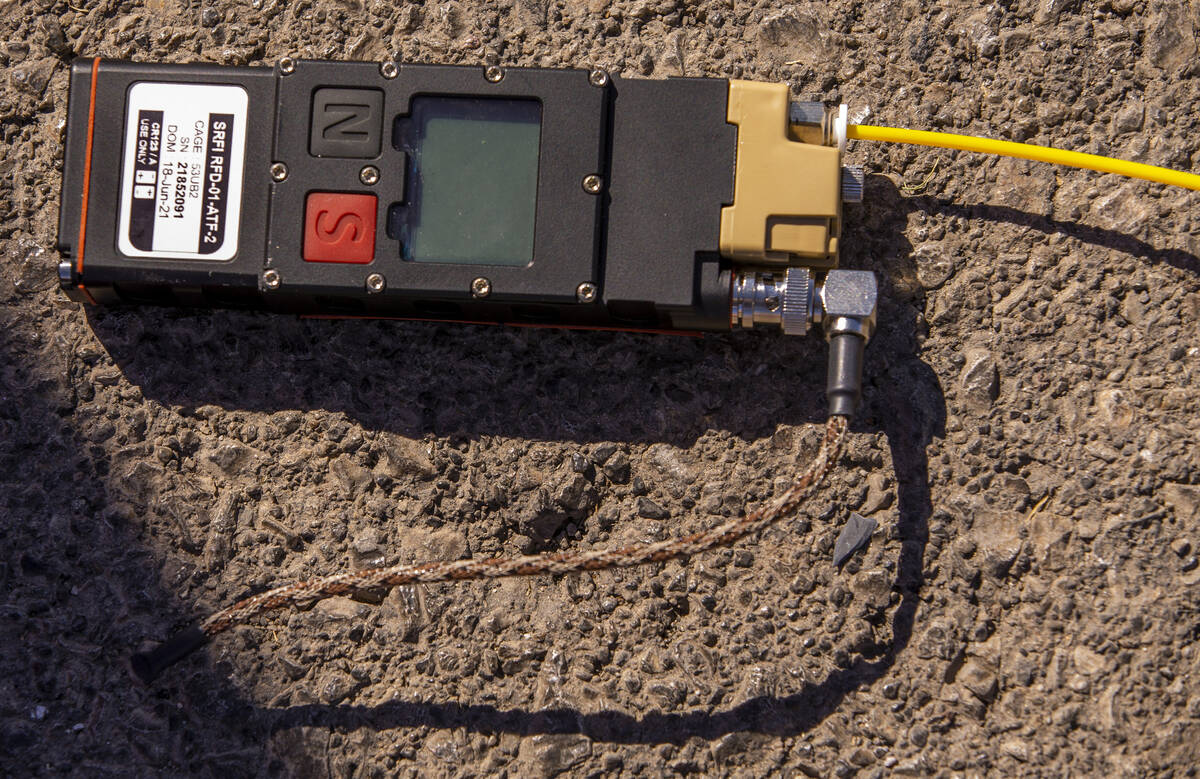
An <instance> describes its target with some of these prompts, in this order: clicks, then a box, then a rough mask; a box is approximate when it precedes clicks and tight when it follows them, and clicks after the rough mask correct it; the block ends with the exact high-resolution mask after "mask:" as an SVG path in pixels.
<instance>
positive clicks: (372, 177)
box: [358, 165, 379, 187]
mask: <svg viewBox="0 0 1200 779" xmlns="http://www.w3.org/2000/svg"><path fill="white" fill-rule="evenodd" d="M358 180H359V181H361V182H362V183H364V184H366V185H367V186H368V187H369V186H371V185H372V184H375V183H378V181H379V168H377V167H375V166H374V165H364V166H363V169H362V170H360V171H359V172H358Z"/></svg>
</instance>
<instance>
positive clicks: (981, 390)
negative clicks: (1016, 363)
mask: <svg viewBox="0 0 1200 779" xmlns="http://www.w3.org/2000/svg"><path fill="white" fill-rule="evenodd" d="M966 358H967V359H966V363H965V364H964V365H963V369H962V373H961V375H960V377H959V382H960V383H961V385H962V388H963V391H964V392H965V393H966V396H967V399H968V401H969V403H970V404H971V405H973V406H975V407H976V408H988V407H990V406H991V405H992V403H994V402H995V400H996V398H997V397H999V394H1000V371H999V369H998V368H997V367H996V358H995V357H994V356H993V355H992V353H991V352H990V351H988V350H987V349H968V350H967V352H966Z"/></svg>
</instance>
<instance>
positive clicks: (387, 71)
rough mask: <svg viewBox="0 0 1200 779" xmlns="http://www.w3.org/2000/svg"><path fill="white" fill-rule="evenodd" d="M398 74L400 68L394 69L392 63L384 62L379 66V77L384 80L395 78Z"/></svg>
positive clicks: (394, 66) (394, 65) (394, 64)
mask: <svg viewBox="0 0 1200 779" xmlns="http://www.w3.org/2000/svg"><path fill="white" fill-rule="evenodd" d="M399 73H400V68H398V67H396V63H394V62H385V63H383V64H382V65H380V66H379V75H381V76H383V77H384V78H395V77H396V76H397V75H399Z"/></svg>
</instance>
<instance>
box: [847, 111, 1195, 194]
mask: <svg viewBox="0 0 1200 779" xmlns="http://www.w3.org/2000/svg"><path fill="white" fill-rule="evenodd" d="M846 137H847V138H849V139H851V140H859V141H890V142H892V143H912V144H916V145H918V146H937V147H939V148H942V149H958V150H960V151H975V152H980V153H982V154H999V155H1002V156H1004V157H1019V158H1021V159H1023V160H1035V161H1037V162H1052V163H1055V164H1057V165H1070V166H1071V167H1074V168H1087V169H1088V170H1098V171H1100V172H1102V173H1116V174H1118V175H1120V176H1130V177H1132V178H1136V179H1145V180H1147V181H1157V182H1159V183H1162V184H1173V185H1175V186H1177V187H1186V188H1187V189H1196V190H1200V176H1197V175H1196V174H1195V173H1184V172H1183V171H1179V170H1171V169H1170V168H1159V167H1157V166H1155V165H1143V164H1142V163H1140V162H1128V161H1126V160H1115V159H1113V158H1112V157H1101V156H1100V155H1098V154H1084V153H1083V152H1078V151H1064V150H1062V149H1051V148H1050V147H1048V146H1034V145H1033V144H1031V143H1014V142H1012V141H996V140H993V139H991V138H976V137H974V136H971V135H955V134H953V133H934V132H928V131H926V130H905V129H903V128H900V127H872V126H870V125H865V124H852V125H850V126H849V127H847V128H846Z"/></svg>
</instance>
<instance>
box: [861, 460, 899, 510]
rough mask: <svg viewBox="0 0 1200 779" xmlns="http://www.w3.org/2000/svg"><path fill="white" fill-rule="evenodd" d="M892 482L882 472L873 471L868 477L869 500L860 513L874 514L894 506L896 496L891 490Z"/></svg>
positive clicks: (864, 503) (865, 502)
mask: <svg viewBox="0 0 1200 779" xmlns="http://www.w3.org/2000/svg"><path fill="white" fill-rule="evenodd" d="M891 482H892V480H891V479H889V478H888V476H887V474H885V473H882V472H881V471H872V472H871V475H870V476H868V477H867V499H866V500H865V501H864V502H863V505H862V508H861V509H860V511H861V512H862V513H863V514H864V515H868V514H874V513H875V512H876V511H881V510H882V509H886V508H887V507H889V506H891V505H892V500H893V499H894V497H895V496H894V495H893V494H892V491H891V489H890V487H891Z"/></svg>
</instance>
